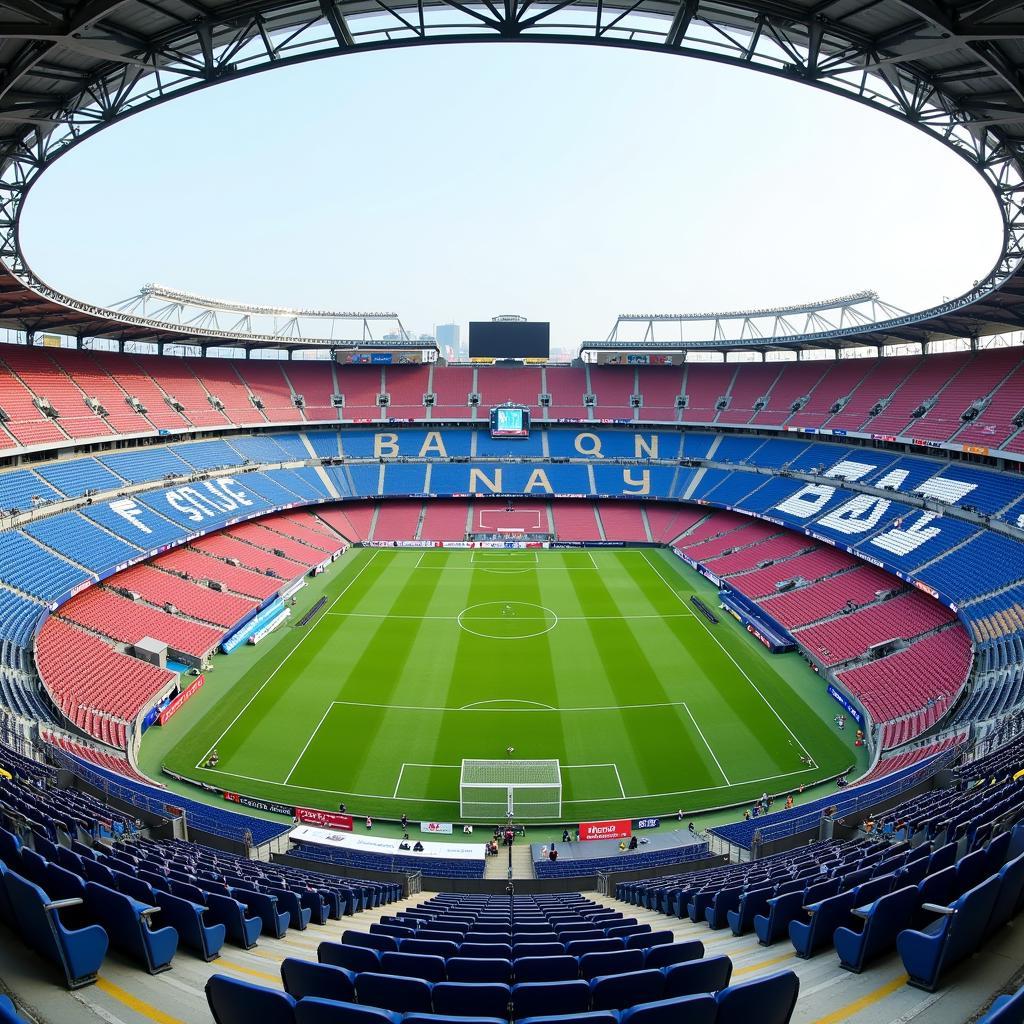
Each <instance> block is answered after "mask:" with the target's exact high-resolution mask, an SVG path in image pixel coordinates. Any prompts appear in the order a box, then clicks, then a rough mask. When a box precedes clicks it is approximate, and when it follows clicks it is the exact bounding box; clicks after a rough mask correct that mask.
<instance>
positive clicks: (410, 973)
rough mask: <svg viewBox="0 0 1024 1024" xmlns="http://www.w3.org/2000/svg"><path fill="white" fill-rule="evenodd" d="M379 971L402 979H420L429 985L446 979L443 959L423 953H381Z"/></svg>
mask: <svg viewBox="0 0 1024 1024" xmlns="http://www.w3.org/2000/svg"><path fill="white" fill-rule="evenodd" d="M380 970H381V973H383V974H397V975H400V976H401V977H403V978H422V979H423V980H424V981H429V982H430V983H431V984H433V983H434V982H437V981H444V980H445V978H446V977H447V973H446V972H445V966H444V957H440V956H426V955H425V954H423V953H392V952H385V953H381V956H380Z"/></svg>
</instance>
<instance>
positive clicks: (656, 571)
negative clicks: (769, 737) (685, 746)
mask: <svg viewBox="0 0 1024 1024" xmlns="http://www.w3.org/2000/svg"><path fill="white" fill-rule="evenodd" d="M640 554H641V557H642V558H643V560H644V561H645V562H646V563H647V565H648V566H649V567H650V569H652V570H653V572H654V574H655V575H656V576H657V577H658V579H660V580H661V582H662V583H664V584H665V586H666V587H668V589H669V590H670V591H671V592H672V595H673V596H674V597H675V599H676V600H677V601H678V602H679V603H680V604H681V605H682V606H683V607H684V608H686V610H687V611H689V608H687V606H686V602H685V601H684V600H683V597H682V595H681V594H680V593H679V591H678V590H676V588H675V587H674V586H672V584H671V583H670V582H669V581H668V580H667V579H665V577H664V576H663V575H662V573H661V570H660V569H659V568H658V567H657V566H656V565H655V564H654V563H653V562H652V561H651V560H650V559H649V558H648V557H647V552H646V551H642V552H641V553H640ZM690 614H691V615H692V616H693V618H694V619H695V620H696V621H697V623H699V625H700V626H702V627H703V629H704V630H705V632H706V633H707V634H708V636H710V637H711V639H712V640H714V641H715V643H716V644H718V646H719V649H720V650H721V651H722V653H723V654H724V655H725V656H726V657H727V658H728V659H729V660H730V661H731V662H732V663H733V665H734V666H735V668H736V669H737V671H738V672H739V674H740V675H741V676H743V678H744V679H746V681H747V682H748V683H750V685H751V687H752V688H753V689H754V691H755V692H756V693H757V695H758V697H760V698H761V700H762V701H764V704H765V707H767V708H768V710H769V711H771V713H772V714H773V715H774V716H775V717H776V718H777V719H778V720H779V723H780V724H781V725H782V727H783V728H784V729H785V730H786V732H788V733H789V735H790V736H791V737H792V739H793V741H794V742H795V743H796V745H797V746H798V747H799V748H800V749H801V750H802V751H803V752H804V755H805V756H806V757H807V758H808V759H811V760H813V759H812V758H811V752H810V751H809V750H808V749H807V748H806V747H805V746H804V745H803V743H801V742H800V738H799V737H798V736H797V734H796V733H795V732H793V730H792V729H790V727H789V726H788V725H787V724H786V720H785V719H784V718H783V717H782V715H780V714H779V713H778V711H776V710H775V706H774V705H773V704H772V703H771V702H770V701H769V700H768V698H767V697H766V696H765V695H764V693H763V692H762V690H761V688H760V687H759V686H758V685H757V683H755V682H754V680H753V679H751V678H750V676H749V675H747V673H746V671H745V670H744V669H743V668H742V667H741V666H740V663H739V662H738V661H737V660H736V659H735V658H734V657H733V656H732V653H731V652H730V651H729V650H727V649H726V647H725V645H724V644H723V643H722V641H721V640H719V639H718V637H717V636H716V635H715V633H714V632H713V630H712V629H711V627H710V626H709V625H708V624H707V623H706V622H705V621H704V620H703V619H702V618H701V617H700V616H699V615H693V613H692V612H690ZM705 742H707V741H705ZM716 760H717V758H716ZM722 774H723V775H724V774H725V773H724V772H723V773H722Z"/></svg>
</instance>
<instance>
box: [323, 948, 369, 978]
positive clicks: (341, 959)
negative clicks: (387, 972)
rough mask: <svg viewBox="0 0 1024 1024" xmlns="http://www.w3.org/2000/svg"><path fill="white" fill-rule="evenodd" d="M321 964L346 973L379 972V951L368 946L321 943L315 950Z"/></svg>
mask: <svg viewBox="0 0 1024 1024" xmlns="http://www.w3.org/2000/svg"><path fill="white" fill-rule="evenodd" d="M316 955H317V959H318V960H319V961H320V963H322V964H331V965H332V966H334V967H344V968H345V969H346V970H348V971H355V972H356V973H358V972H360V971H379V970H380V956H381V954H380V951H379V950H376V949H370V948H369V947H368V946H348V945H346V944H345V943H344V942H321V943H320V945H319V946H317V950H316Z"/></svg>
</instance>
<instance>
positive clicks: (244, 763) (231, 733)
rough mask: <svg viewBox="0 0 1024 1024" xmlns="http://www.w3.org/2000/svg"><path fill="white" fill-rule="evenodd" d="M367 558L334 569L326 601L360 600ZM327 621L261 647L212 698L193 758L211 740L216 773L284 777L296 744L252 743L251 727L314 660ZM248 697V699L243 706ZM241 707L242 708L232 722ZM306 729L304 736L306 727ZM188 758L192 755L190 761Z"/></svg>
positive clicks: (267, 717) (368, 578)
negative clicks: (224, 693)
mask: <svg viewBox="0 0 1024 1024" xmlns="http://www.w3.org/2000/svg"><path fill="white" fill-rule="evenodd" d="M373 558H374V553H373V552H369V551H360V552H359V557H358V558H356V559H353V561H352V562H351V563H349V565H348V567H347V568H348V571H347V572H346V573H344V574H340V575H339V577H338V579H337V580H336V581H335V585H334V586H333V587H332V588H331V592H330V594H329V597H328V604H330V603H331V602H332V601H334V600H335V599H336V598H337V597H338V595H339V594H341V593H343V592H344V593H345V595H346V597H347V596H348V595H349V594H352V595H353V599H354V600H360V598H361V596H362V595H365V594H366V593H367V592H368V591H369V589H370V588H371V587H372V586H373V584H374V582H375V580H376V575H375V573H374V571H373V568H372V566H371V562H372V560H373ZM346 588H348V589H347V591H346ZM329 621H330V620H326V619H324V618H321V619H319V620H317V621H316V622H314V624H313V625H312V626H311V627H307V628H302V629H300V628H298V627H296V626H293V625H291V624H289V626H287V627H285V629H284V631H282V632H281V633H280V634H279V635H278V636H277V637H273V638H271V639H272V642H271V643H270V644H269V645H268V646H267V648H266V650H265V653H264V655H263V656H262V657H261V658H260V659H259V660H258V661H257V662H256V663H255V664H254V665H253V666H252V667H251V668H250V669H249V670H248V671H247V672H246V673H245V674H244V676H243V677H242V679H241V680H240V682H239V684H236V685H235V686H234V687H233V688H232V689H231V692H230V694H229V695H228V697H227V698H226V699H224V700H221V701H219V702H217V703H216V704H215V705H214V707H213V708H211V709H210V711H209V712H208V713H207V714H206V715H204V718H203V721H202V724H201V730H197V732H201V736H202V738H201V740H200V741H199V744H198V746H197V745H196V744H191V745H190V750H191V751H192V752H194V753H195V757H196V758H199V757H201V756H202V755H203V753H204V752H205V751H206V750H207V749H209V747H210V746H211V745H212V744H214V743H215V742H216V743H217V744H218V753H219V754H220V764H219V768H220V770H221V771H222V772H224V771H230V770H235V771H239V772H241V773H243V774H253V775H258V776H259V777H261V778H282V779H283V778H284V775H285V774H286V772H287V770H288V767H289V766H290V765H291V760H290V759H289V758H290V757H291V758H294V756H295V754H296V753H297V752H298V750H299V746H295V745H293V744H292V741H291V740H289V741H287V742H285V743H281V742H280V735H278V737H277V739H276V741H273V742H270V743H269V744H267V743H263V742H262V741H260V742H257V741H256V739H255V736H256V733H257V732H259V731H262V730H263V728H264V727H265V725H266V723H267V722H268V721H272V720H273V715H272V711H273V708H274V706H275V705H276V704H277V702H278V701H279V700H280V698H281V695H282V694H286V693H288V692H289V691H290V690H291V687H292V683H293V680H294V678H295V675H296V673H300V672H302V671H303V667H304V666H308V665H309V664H310V663H311V662H312V661H314V660H315V659H316V657H317V654H318V651H319V648H320V646H321V644H322V638H321V636H320V635H318V634H320V633H321V631H322V630H324V629H325V628H326V629H329V628H330V627H329V626H327V625H326V623H327V622H329ZM229 657H230V656H229ZM268 680H269V682H268ZM214 681H216V676H214ZM261 687H262V689H261ZM250 698H252V703H251V704H249V706H248V707H245V705H246V703H247V702H248V701H249V700H250ZM241 708H244V709H245V710H244V711H243V712H242V713H241V715H240V716H239V717H238V719H237V721H234V723H233V724H232V720H233V719H234V718H235V716H236V715H238V714H239V710H240V709H241ZM317 717H319V715H318V716H317ZM291 720H292V716H291V715H288V716H287V717H286V722H288V721H291ZM229 726H230V728H229ZM225 729H228V731H227V733H225V734H224V735H223V736H221V735H220V734H221V733H222V732H223V730H225ZM306 734H307V735H308V730H307V731H306ZM192 735H196V734H192ZM300 735H302V734H301V732H297V733H296V734H295V738H296V739H297V738H298V737H299V736H300ZM218 737H220V738H219V739H218ZM190 738H191V736H190ZM303 742H305V740H304V739H303ZM254 761H255V762H256V763H257V764H259V765H260V768H261V771H259V772H251V771H249V770H248V769H249V768H251V766H252V763H253V762H254ZM194 763H195V760H193V762H192V764H194ZM191 768H192V765H188V768H187V769H186V770H190V769H191Z"/></svg>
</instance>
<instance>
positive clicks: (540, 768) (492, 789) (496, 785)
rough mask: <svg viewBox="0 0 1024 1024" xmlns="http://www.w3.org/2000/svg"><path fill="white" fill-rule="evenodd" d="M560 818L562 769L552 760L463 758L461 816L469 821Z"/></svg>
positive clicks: (460, 798)
mask: <svg viewBox="0 0 1024 1024" xmlns="http://www.w3.org/2000/svg"><path fill="white" fill-rule="evenodd" d="M509 815H512V816H513V817H515V818H517V819H519V820H520V821H523V820H526V819H532V818H560V817H561V815H562V771H561V768H560V767H559V763H558V761H557V760H552V761H513V760H506V761H474V760H469V759H463V762H462V772H461V775H460V777H459V817H460V818H461V819H462V820H463V821H469V822H479V823H484V822H492V821H495V822H497V821H502V820H503V819H504V818H506V817H508V816H509Z"/></svg>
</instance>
